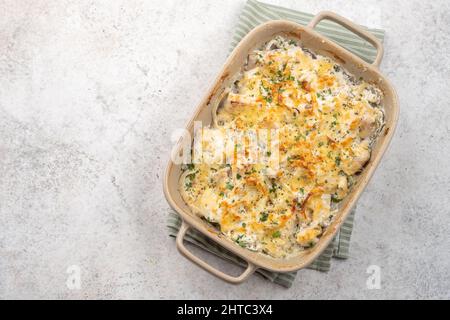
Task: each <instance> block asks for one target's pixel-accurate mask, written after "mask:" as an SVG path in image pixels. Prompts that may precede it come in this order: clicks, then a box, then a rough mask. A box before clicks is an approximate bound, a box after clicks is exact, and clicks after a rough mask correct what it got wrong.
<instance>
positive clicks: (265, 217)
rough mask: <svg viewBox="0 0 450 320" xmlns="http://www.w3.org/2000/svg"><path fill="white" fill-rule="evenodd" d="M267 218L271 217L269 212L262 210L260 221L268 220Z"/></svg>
mask: <svg viewBox="0 0 450 320" xmlns="http://www.w3.org/2000/svg"><path fill="white" fill-rule="evenodd" d="M267 218H269V214H268V213H267V212H265V211H263V212H261V214H260V215H259V221H261V222H264V221H267Z"/></svg>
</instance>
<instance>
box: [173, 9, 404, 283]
mask: <svg viewBox="0 0 450 320" xmlns="http://www.w3.org/2000/svg"><path fill="white" fill-rule="evenodd" d="M324 19H328V20H331V21H334V22H336V23H338V24H340V25H342V26H344V27H346V28H347V29H349V30H350V31H352V32H354V33H355V34H357V35H359V36H360V37H361V38H363V39H365V40H366V41H368V42H369V43H370V44H372V45H373V46H374V47H375V48H376V49H377V56H376V58H375V61H374V62H373V63H372V64H369V63H367V62H365V61H363V60H362V59H361V58H359V57H357V56H356V55H354V54H352V53H351V52H349V51H347V50H346V49H344V48H342V47H340V46H339V45H337V44H336V43H334V42H332V41H331V40H328V39H327V38H326V37H324V36H322V35H320V34H319V33H317V32H316V31H314V27H315V26H316V25H317V24H318V23H319V22H320V21H321V20H324ZM276 35H283V36H285V37H289V38H296V39H298V40H299V41H300V43H301V45H302V46H303V47H305V48H308V49H311V50H312V51H313V52H315V53H318V54H321V55H324V56H328V57H330V58H332V59H333V60H335V61H337V62H338V63H339V64H340V65H341V66H342V67H344V68H345V69H347V70H348V71H349V72H350V73H351V74H353V75H355V76H356V77H361V78H363V79H364V80H365V81H367V82H371V83H374V84H375V85H377V86H378V87H379V88H380V89H381V90H382V91H383V93H384V98H383V102H382V103H383V106H384V108H385V126H384V128H383V131H382V132H381V135H380V137H379V138H378V139H377V141H376V143H375V145H374V146H373V148H372V154H371V158H370V160H369V162H368V163H367V164H366V167H365V169H364V170H363V172H362V173H361V174H360V176H359V178H358V181H357V183H356V185H355V186H353V187H352V189H351V191H350V193H349V194H348V195H347V197H346V198H345V199H344V200H343V201H342V202H341V204H340V208H339V212H338V213H337V215H336V216H335V219H334V221H333V222H332V223H331V225H330V226H329V227H328V228H327V229H326V231H325V232H324V233H323V235H322V236H321V238H320V240H319V242H318V243H317V244H316V245H315V246H314V247H312V248H310V249H307V250H305V251H303V252H301V253H300V254H298V255H296V256H293V257H290V258H286V259H275V258H272V257H270V256H266V255H263V254H260V253H256V252H252V251H249V250H247V249H244V248H241V247H240V246H238V245H236V243H234V242H232V241H231V240H229V239H227V238H226V237H225V236H223V235H222V234H221V233H220V231H218V230H216V229H214V228H213V227H211V226H209V225H208V224H206V223H205V222H204V221H203V220H201V219H200V217H198V216H196V215H194V214H193V213H192V212H191V210H190V209H189V207H188V206H187V205H186V204H185V203H184V201H183V199H182V198H181V195H180V192H179V190H178V179H179V177H180V174H181V165H180V164H175V163H174V162H173V161H172V160H170V161H169V163H168V166H167V169H166V172H165V176H164V194H165V196H166V199H167V201H168V203H169V204H170V206H171V207H172V208H173V209H174V210H175V211H176V212H178V214H179V215H180V216H181V218H182V220H183V223H182V226H181V228H180V231H179V233H178V236H177V239H176V243H177V248H178V250H179V251H180V252H181V253H182V254H183V255H184V256H185V257H187V258H188V259H190V260H191V261H193V262H194V263H196V264H197V265H199V266H200V267H202V268H203V269H205V270H207V271H209V272H210V273H212V274H214V275H216V276H217V277H219V278H221V279H223V280H225V281H228V282H230V283H241V282H243V281H245V280H246V279H247V278H248V277H249V276H250V275H251V274H252V273H253V272H254V271H255V270H256V269H257V268H263V269H267V270H270V271H274V272H290V271H296V270H299V269H302V268H304V267H306V266H308V265H309V264H310V263H311V262H313V261H314V260H315V259H316V258H317V257H318V256H319V255H320V254H321V253H322V252H323V251H324V250H325V249H326V247H327V246H328V244H329V243H330V241H331V240H332V239H333V237H334V236H335V235H336V232H337V231H338V230H339V228H340V226H341V225H342V223H343V221H344V220H345V219H346V217H347V216H348V214H349V213H350V211H351V209H352V207H353V206H354V205H355V203H356V201H357V200H358V198H359V196H360V195H361V193H362V191H363V190H364V188H365V187H366V185H367V183H368V182H369V179H370V178H371V176H372V174H373V172H374V170H375V168H376V167H377V166H378V164H379V162H380V160H381V157H382V156H383V154H384V152H385V150H386V148H387V146H388V144H389V142H390V140H391V138H392V136H393V133H394V129H395V126H396V123H397V119H398V113H399V106H398V101H397V96H396V93H395V90H394V89H393V87H392V86H391V85H390V83H389V82H388V80H387V79H386V78H385V77H384V76H383V75H382V74H381V73H380V71H379V70H378V67H379V64H380V62H381V59H382V56H383V47H382V44H381V43H380V41H379V40H378V39H377V38H375V37H374V36H373V35H372V34H370V33H369V32H367V31H365V30H363V29H362V28H361V27H359V26H357V25H355V24H354V23H352V22H350V21H349V20H347V19H345V18H343V17H341V16H338V15H336V14H334V13H332V12H328V11H324V12H321V13H319V14H318V15H316V16H315V17H314V18H313V19H312V21H311V22H310V23H309V24H308V26H301V25H298V24H296V23H293V22H289V21H284V20H276V21H269V22H267V23H264V24H262V25H260V26H258V27H257V28H255V29H253V30H252V31H251V32H250V33H249V34H248V35H247V36H246V37H245V38H244V39H243V40H242V41H241V42H240V43H239V45H238V46H237V47H236V48H235V49H234V51H233V52H232V53H231V55H230V56H229V58H228V59H227V61H226V63H225V65H224V67H223V69H222V70H221V72H220V73H219V76H218V77H217V79H216V80H215V82H214V84H213V85H212V87H211V89H210V90H209V91H208V92H207V93H206V95H205V96H204V98H203V100H202V101H201V102H200V104H199V106H198V107H197V109H196V110H195V112H194V115H193V116H192V118H191V119H190V121H189V122H188V124H187V127H186V129H187V130H188V131H189V132H190V135H191V136H193V131H194V128H193V126H194V121H201V122H202V124H203V126H208V125H209V124H210V123H211V121H212V116H211V111H212V110H211V109H212V106H213V105H214V104H215V103H218V100H219V98H220V96H221V94H222V92H223V91H224V90H225V88H227V87H228V86H229V85H231V82H232V78H233V76H234V75H235V74H237V73H238V72H239V71H240V70H241V69H242V67H243V65H244V63H245V60H246V58H247V56H248V53H249V52H251V51H252V50H253V49H254V48H257V47H259V46H261V45H262V44H264V43H265V42H267V41H269V40H270V39H272V38H273V37H275V36H276ZM180 152H182V146H181V140H180V142H179V143H178V145H177V146H176V147H175V149H174V153H175V154H179V153H180ZM189 228H194V229H196V230H197V231H199V232H201V233H202V234H204V235H205V236H207V237H209V238H210V239H211V240H213V241H215V242H217V243H218V244H220V245H221V246H223V247H224V248H226V249H227V250H229V251H230V252H232V253H234V254H236V255H237V256H239V257H240V258H242V259H244V260H245V261H247V263H248V266H247V268H246V270H245V271H244V272H243V273H242V274H241V275H239V276H231V275H228V274H226V273H224V272H222V271H220V270H218V269H216V268H214V267H212V266H211V265H209V264H208V263H206V262H205V261H203V260H202V259H200V258H199V257H197V256H195V255H193V254H192V253H191V252H190V251H189V250H187V248H186V247H185V245H184V243H183V239H184V236H185V235H186V232H187V231H188V229H189Z"/></svg>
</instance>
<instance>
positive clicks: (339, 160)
mask: <svg viewBox="0 0 450 320" xmlns="http://www.w3.org/2000/svg"><path fill="white" fill-rule="evenodd" d="M334 162H335V163H336V165H337V166H338V165H340V164H341V158H340V157H339V156H337V157H336V158H335V159H334Z"/></svg>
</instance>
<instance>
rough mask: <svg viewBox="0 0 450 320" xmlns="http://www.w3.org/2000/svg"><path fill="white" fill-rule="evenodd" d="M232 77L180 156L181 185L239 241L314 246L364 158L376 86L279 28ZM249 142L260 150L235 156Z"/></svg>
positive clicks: (293, 249) (374, 125) (271, 247)
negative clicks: (188, 152)
mask: <svg viewBox="0 0 450 320" xmlns="http://www.w3.org/2000/svg"><path fill="white" fill-rule="evenodd" d="M235 80H236V81H235V82H234V83H233V85H232V86H230V88H228V89H227V90H225V93H224V95H223V98H222V99H221V101H220V103H216V104H215V107H214V108H213V125H212V126H211V127H208V128H203V129H202V130H200V133H199V134H200V137H201V139H200V142H199V143H198V144H197V143H195V144H194V147H193V151H192V152H193V153H195V152H196V150H197V149H198V148H199V147H200V149H199V150H200V154H197V159H200V160H201V161H196V162H195V163H191V164H188V165H187V166H185V168H184V171H183V173H182V175H181V177H180V185H179V188H180V191H181V195H182V197H183V200H184V201H185V202H186V203H187V204H188V205H189V207H190V208H191V209H192V211H193V212H194V213H195V214H197V215H199V216H200V217H202V218H203V219H205V220H207V221H208V222H209V223H211V224H213V225H215V226H216V227H217V228H218V229H220V231H221V232H222V233H223V234H224V235H225V236H227V237H228V238H230V239H231V240H232V241H234V242H236V243H237V244H238V245H240V246H242V247H244V248H247V249H249V250H252V251H257V252H261V253H264V254H268V255H270V256H272V257H275V258H283V257H287V256H289V255H292V254H295V253H298V252H299V251H302V250H305V249H307V248H309V247H311V246H314V244H315V243H316V242H317V241H318V240H319V237H320V236H321V234H322V233H323V232H324V231H325V229H326V228H327V226H328V225H329V224H330V222H331V221H332V219H333V217H334V215H335V213H336V212H337V209H338V203H339V202H340V201H341V200H342V199H343V198H344V197H345V196H346V195H347V193H348V192H349V189H350V188H351V186H352V184H354V182H355V179H356V177H357V175H358V174H359V173H360V172H361V170H362V169H363V167H364V165H365V164H366V163H367V161H368V160H369V158H370V151H371V146H372V145H373V143H374V141H375V139H376V137H377V136H378V135H379V133H380V131H381V129H382V127H383V123H384V111H383V108H382V104H381V102H382V97H383V94H382V92H381V91H380V90H379V89H378V88H377V87H375V86H374V85H372V84H370V83H367V82H365V81H363V80H362V79H355V78H354V77H353V76H352V75H350V74H349V73H348V72H347V71H346V70H345V69H343V67H341V66H340V65H339V64H337V63H336V62H335V61H333V60H332V59H330V58H329V57H325V56H322V55H319V54H316V53H314V52H311V51H309V50H307V49H304V48H302V47H301V46H300V45H299V43H298V42H297V41H295V40H289V39H285V38H282V37H279V36H278V37H276V38H274V39H273V40H271V41H269V42H268V43H267V44H265V46H264V47H263V48H259V49H258V50H255V51H253V52H252V53H251V54H250V55H249V57H248V60H247V63H246V65H245V67H244V69H243V70H242V72H241V73H240V74H239V75H237V76H236V78H235ZM229 132H244V134H242V135H241V136H240V137H241V139H240V140H237V139H236V138H235V137H236V136H233V138H230V134H229ZM218 133H220V134H218ZM222 144H226V145H227V146H225V148H221V145H222ZM251 145H256V150H257V151H258V154H259V155H261V154H262V156H261V158H263V160H258V161H240V160H239V159H238V155H242V157H243V159H244V160H249V159H250V158H252V157H251V154H250V153H252V152H251V150H250V146H251ZM230 146H231V147H230ZM196 148H197V149H196ZM197 153H199V152H197ZM252 159H253V158H252ZM241 160H242V159H241ZM253 160H254V159H253Z"/></svg>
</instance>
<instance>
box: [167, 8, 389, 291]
mask: <svg viewBox="0 0 450 320" xmlns="http://www.w3.org/2000/svg"><path fill="white" fill-rule="evenodd" d="M312 17H313V15H311V14H309V13H303V12H300V11H295V10H291V9H286V8H282V7H279V6H274V5H271V4H266V3H261V2H258V1H256V0H248V1H247V3H246V4H245V6H244V8H243V10H242V13H241V15H240V17H239V22H238V24H237V26H236V30H235V32H234V36H233V40H232V42H231V47H230V51H231V50H233V49H234V47H235V46H236V45H237V44H238V43H239V41H241V39H242V38H243V37H244V36H245V35H246V34H247V33H248V32H249V31H250V30H252V29H253V28H255V27H256V26H258V25H260V24H261V23H264V22H266V21H269V20H280V19H283V20H290V21H293V22H296V23H298V24H301V25H307V24H308V22H309V21H310V20H311V19H312ZM316 30H317V31H318V32H319V33H321V34H323V35H325V36H326V37H328V38H329V39H331V40H333V41H335V42H336V43H338V44H340V45H341V46H343V47H345V48H346V49H348V50H349V51H351V52H353V53H354V54H356V55H358V56H359V57H361V58H362V59H364V60H365V61H368V62H371V61H373V60H374V59H375V56H376V50H375V49H374V48H373V47H372V46H371V45H370V44H369V43H367V42H366V41H365V40H363V39H361V38H359V37H358V36H357V35H355V34H353V33H352V32H350V31H348V30H346V29H345V28H343V27H341V26H339V25H338V24H336V23H334V22H331V21H322V22H320V23H319V25H318V26H317V27H316ZM368 30H369V31H370V32H372V33H373V34H374V35H375V36H376V37H377V38H378V39H380V40H381V41H383V39H384V31H383V30H379V29H368ZM354 216H355V210H353V211H352V212H351V213H350V215H349V216H348V218H347V219H346V221H344V224H343V225H342V227H341V229H340V230H339V232H338V233H337V235H336V237H335V238H334V239H333V241H332V242H331V243H330V245H329V246H328V248H327V249H326V250H325V251H324V252H323V253H322V254H321V255H320V256H319V257H318V258H317V259H316V260H315V261H314V262H313V263H312V264H310V265H309V266H308V268H309V269H314V270H318V271H323V272H327V271H328V270H329V269H330V265H331V258H332V257H334V258H341V259H346V258H348V254H349V247H350V237H351V234H352V229H353V219H354ZM180 226H181V218H180V217H179V216H178V215H177V214H176V213H174V212H170V214H169V217H168V220H167V227H168V229H169V235H170V236H172V237H176V235H177V233H178V230H179V229H180ZM185 239H186V241H187V242H189V243H191V244H193V245H196V246H198V247H200V248H203V249H204V250H206V251H209V252H211V253H213V254H215V255H217V256H219V257H221V258H223V259H226V260H228V261H231V262H233V263H236V264H238V265H241V266H246V265H247V263H246V262H245V261H243V260H242V259H241V258H239V257H237V256H236V255H234V254H233V253H231V252H229V251H228V250H226V249H224V248H222V247H221V246H219V245H217V244H216V243H215V242H214V241H212V240H210V239H209V238H208V237H205V236H204V235H202V234H201V233H200V232H198V231H196V230H193V229H189V231H188V233H187V234H186V238H185ZM256 272H257V273H259V274H260V275H262V276H263V277H264V278H266V279H268V280H270V281H272V282H274V283H277V284H279V285H282V286H284V287H287V288H289V287H291V285H292V283H293V281H294V279H295V276H296V274H297V273H296V272H290V273H276V272H270V271H267V270H264V269H258V270H257V271H256Z"/></svg>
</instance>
